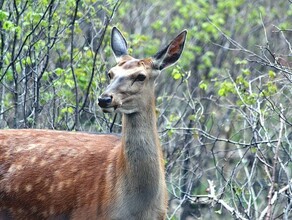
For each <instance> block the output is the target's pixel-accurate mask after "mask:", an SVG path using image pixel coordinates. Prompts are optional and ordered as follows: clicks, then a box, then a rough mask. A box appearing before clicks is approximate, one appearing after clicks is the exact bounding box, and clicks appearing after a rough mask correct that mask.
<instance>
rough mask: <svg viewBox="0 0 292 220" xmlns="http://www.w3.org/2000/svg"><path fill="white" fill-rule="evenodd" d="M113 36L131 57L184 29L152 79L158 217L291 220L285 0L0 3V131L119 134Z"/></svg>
mask: <svg viewBox="0 0 292 220" xmlns="http://www.w3.org/2000/svg"><path fill="white" fill-rule="evenodd" d="M112 26H118V27H119V28H120V29H121V30H122V31H123V33H124V35H125V37H126V38H127V39H128V42H129V47H130V53H131V54H132V55H133V56H135V57H140V58H143V57H146V56H151V55H153V54H155V52H156V51H157V50H158V49H159V48H161V47H162V46H163V45H165V44H166V43H168V42H169V41H170V40H171V39H172V38H173V37H175V36H176V35H177V34H178V33H179V32H180V31H181V30H183V29H187V30H188V38H187V43H186V47H185V51H184V53H183V55H182V57H181V59H180V61H179V62H178V63H177V65H176V66H174V67H172V68H169V69H168V70H167V71H164V73H163V74H162V75H161V76H160V77H159V79H158V80H157V84H158V85H157V112H158V126H159V132H160V137H161V141H162V145H163V150H164V154H165V158H166V159H165V167H166V171H167V183H168V190H169V195H170V197H169V212H168V218H169V219H207V218H210V217H212V218H214V219H291V218H292V211H291V210H292V156H291V155H292V128H291V125H292V109H291V108H292V46H291V44H292V2H291V1H290V0H281V1H263V0H247V1H243V0H236V1H234V0H209V1H205V0H196V1H194V0H178V1H173V0H164V1H154V0H149V1H147V2H145V1H142V0H135V1H119V0H108V1H99V0H94V1H93V0H63V1H60V0H37V1H35V0H11V1H4V0H0V127H1V128H49V129H58V130H61V129H62V130H78V131H89V132H109V131H112V132H120V130H121V126H120V123H121V122H120V115H117V117H114V115H105V114H103V113H101V112H100V110H99V109H98V107H97V105H96V100H97V97H98V96H99V94H100V93H101V92H102V91H103V89H104V88H105V86H106V85H107V83H108V79H107V76H106V72H107V70H108V69H109V68H110V67H111V66H112V65H114V60H113V57H112V54H111V51H110V47H109V36H110V34H109V33H110V29H111V27H112ZM114 118H115V120H114Z"/></svg>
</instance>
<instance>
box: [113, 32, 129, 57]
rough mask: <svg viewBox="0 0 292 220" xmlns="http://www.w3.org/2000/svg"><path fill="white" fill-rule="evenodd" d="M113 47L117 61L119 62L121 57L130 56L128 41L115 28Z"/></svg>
mask: <svg viewBox="0 0 292 220" xmlns="http://www.w3.org/2000/svg"><path fill="white" fill-rule="evenodd" d="M111 46H112V50H113V52H114V55H115V57H116V60H119V58H120V57H121V56H123V55H126V54H128V50H127V41H126V40H125V38H124V36H123V35H122V33H121V32H120V31H119V29H118V28H116V27H113V29H112V34H111Z"/></svg>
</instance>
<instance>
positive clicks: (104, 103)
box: [98, 95, 113, 108]
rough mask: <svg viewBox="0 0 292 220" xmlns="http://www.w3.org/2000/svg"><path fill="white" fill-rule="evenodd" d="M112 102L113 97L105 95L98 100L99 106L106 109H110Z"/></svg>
mask: <svg viewBox="0 0 292 220" xmlns="http://www.w3.org/2000/svg"><path fill="white" fill-rule="evenodd" d="M112 100H113V97H112V96H111V95H103V96H100V97H99V98H98V105H99V106H100V107H101V108H106V107H108V106H109V105H110V104H111V102H112Z"/></svg>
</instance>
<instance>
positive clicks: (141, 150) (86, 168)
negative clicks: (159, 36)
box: [0, 27, 187, 220]
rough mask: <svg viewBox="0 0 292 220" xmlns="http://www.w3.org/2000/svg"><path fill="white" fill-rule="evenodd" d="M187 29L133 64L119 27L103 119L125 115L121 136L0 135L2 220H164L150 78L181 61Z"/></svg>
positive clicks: (19, 131)
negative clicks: (154, 52) (111, 113)
mask: <svg viewBox="0 0 292 220" xmlns="http://www.w3.org/2000/svg"><path fill="white" fill-rule="evenodd" d="M186 35H187V31H186V30H184V31H182V32H181V33H180V34H179V35H177V37H175V38H174V39H173V40H172V41H171V42H170V43H169V44H168V45H167V46H166V47H164V48H163V49H161V50H159V51H158V52H157V53H156V54H155V55H154V56H152V57H150V58H144V59H136V58H134V57H132V56H130V55H129V54H128V46H127V41H126V40H125V38H124V36H123V35H122V33H121V31H120V30H119V29H118V28H117V27H113V28H112V31H111V48H112V51H113V54H114V57H115V59H116V63H117V64H116V65H115V66H114V67H112V68H111V69H110V70H109V72H108V76H109V78H110V82H109V85H108V86H107V87H106V88H105V91H104V92H103V93H102V94H101V95H100V96H99V97H98V105H99V106H100V108H101V109H102V111H103V112H105V113H110V112H117V113H121V114H122V133H121V135H116V134H111V133H110V134H90V133H83V132H72V131H71V132H70V131H57V130H45V129H44V130H42V129H4V130H0V219H2V220H20V219H21V220H22V219H25V220H28V219H29V220H35V219H50V220H52V219H73V220H93V219H98V220H114V219H120V220H163V219H165V218H166V215H167V206H168V204H167V203H168V195H167V188H166V182H165V171H164V159H163V152H162V148H161V146H160V142H159V137H158V129H157V125H156V123H157V118H156V106H155V79H156V78H157V77H158V76H159V75H160V73H161V71H162V70H164V69H165V68H167V67H169V66H171V65H173V64H174V63H175V62H176V61H178V59H179V58H180V56H181V54H182V51H183V48H184V44H185V40H186Z"/></svg>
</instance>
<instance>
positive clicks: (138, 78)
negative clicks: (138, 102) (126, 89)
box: [135, 73, 146, 82]
mask: <svg viewBox="0 0 292 220" xmlns="http://www.w3.org/2000/svg"><path fill="white" fill-rule="evenodd" d="M145 79H146V76H145V75H144V74H141V73H140V74H138V76H137V77H136V79H135V81H140V82H142V81H144V80H145Z"/></svg>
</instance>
